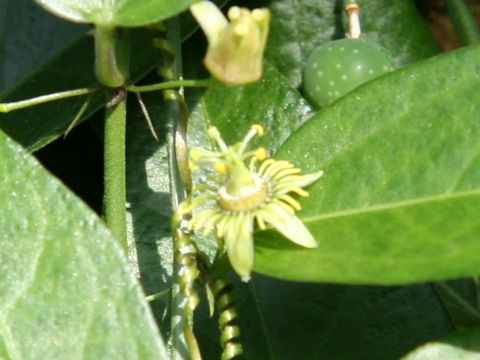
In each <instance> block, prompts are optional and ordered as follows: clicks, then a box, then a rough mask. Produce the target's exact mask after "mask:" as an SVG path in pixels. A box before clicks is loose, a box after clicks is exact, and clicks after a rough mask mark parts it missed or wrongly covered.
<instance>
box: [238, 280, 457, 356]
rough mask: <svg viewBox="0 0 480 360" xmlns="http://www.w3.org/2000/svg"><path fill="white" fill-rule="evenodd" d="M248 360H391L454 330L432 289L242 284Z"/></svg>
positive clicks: (242, 318)
mask: <svg viewBox="0 0 480 360" xmlns="http://www.w3.org/2000/svg"><path fill="white" fill-rule="evenodd" d="M236 296H237V302H236V304H237V306H238V313H239V321H240V325H241V331H242V337H241V339H242V342H243V344H244V348H245V358H246V359H258V360H260V359H262V360H265V359H277V360H292V359H302V360H303V359H305V360H318V359H335V360H354V359H355V360H356V359H358V360H362V359H375V360H391V359H397V358H399V357H400V356H402V355H404V354H405V353H406V352H408V351H409V350H410V349H413V348H415V347H416V346H418V345H420V344H423V343H425V342H427V341H431V340H432V339H435V338H438V337H441V336H446V335H447V334H449V333H450V332H451V331H452V328H451V325H450V323H449V319H448V317H447V316H446V314H445V313H444V310H443V307H442V305H441V303H440V302H439V300H438V299H437V298H436V297H435V292H434V291H433V289H432V287H431V286H430V285H427V284H425V285H415V286H408V287H372V286H370V287H367V286H345V285H342V286H341V285H331V284H308V283H293V282H287V281H281V280H276V279H271V278H268V277H265V276H259V275H255V274H254V275H253V277H252V280H251V282H250V283H248V284H240V283H237V291H236Z"/></svg>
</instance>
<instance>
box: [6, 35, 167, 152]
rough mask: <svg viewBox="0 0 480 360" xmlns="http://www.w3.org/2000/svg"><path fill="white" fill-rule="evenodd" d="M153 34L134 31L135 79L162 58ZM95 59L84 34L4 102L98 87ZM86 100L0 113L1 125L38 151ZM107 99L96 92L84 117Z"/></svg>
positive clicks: (69, 120)
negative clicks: (155, 44) (154, 43)
mask: <svg viewBox="0 0 480 360" xmlns="http://www.w3.org/2000/svg"><path fill="white" fill-rule="evenodd" d="M153 36H154V33H153V32H151V31H145V30H132V52H133V53H135V54H136V55H137V56H135V57H134V58H133V59H132V61H131V62H132V64H131V76H132V79H133V80H138V79H139V78H141V77H143V76H145V74H146V73H147V72H149V71H151V70H152V69H153V68H154V67H155V65H156V64H157V63H158V62H159V61H160V60H161V54H160V52H159V51H158V49H155V48H154V47H153V46H151V42H152V38H153ZM93 62H94V53H93V39H92V38H91V37H88V36H81V37H79V38H78V39H76V40H75V41H73V42H71V43H69V44H68V46H66V47H65V48H64V49H62V51H60V52H59V53H58V54H56V55H55V56H54V57H53V58H51V59H50V60H49V61H48V62H47V63H46V64H44V65H42V66H41V67H39V68H38V69H36V71H35V72H34V73H33V74H31V75H30V76H28V77H26V78H24V79H23V80H22V81H21V82H20V83H18V84H16V85H15V87H13V88H11V89H9V91H8V92H6V93H4V94H2V96H1V101H2V102H8V101H16V100H23V99H26V98H31V97H35V96H40V95H45V94H49V93H52V92H58V91H62V90H70V89H75V88H81V87H96V86H97V81H96V78H95V75H94V71H93V69H94V64H93ZM59 80H60V81H59ZM32 84H35V86H32ZM85 99H86V98H85V97H84V96H82V97H77V98H71V99H66V100H62V101H55V102H51V103H46V104H42V105H38V106H33V107H30V108H26V109H22V110H17V111H14V112H11V113H8V114H0V128H1V129H2V130H3V131H5V132H6V133H8V135H9V136H11V137H12V138H14V139H15V140H16V141H18V142H20V143H21V144H22V145H23V146H25V147H28V148H29V149H30V150H32V151H34V150H37V149H39V148H41V147H43V146H45V145H47V144H48V143H50V142H51V141H53V140H55V139H56V138H58V137H59V136H61V135H63V133H64V132H65V130H66V129H67V128H68V126H69V125H70V123H71V122H72V120H73V119H74V118H75V115H76V114H77V112H78V110H79V108H80V107H81V106H82V104H83V103H84V101H85ZM106 100H107V98H106V94H104V93H103V92H102V91H100V92H98V93H97V94H95V96H94V98H93V100H92V102H91V105H90V106H89V109H88V111H87V112H86V113H85V115H84V116H83V118H82V120H85V119H86V118H88V117H89V116H91V115H92V114H93V113H94V112H95V111H97V110H99V109H100V108H101V107H103V105H104V104H105V102H106Z"/></svg>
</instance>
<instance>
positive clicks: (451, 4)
mask: <svg viewBox="0 0 480 360" xmlns="http://www.w3.org/2000/svg"><path fill="white" fill-rule="evenodd" d="M445 2H446V4H447V8H448V12H449V14H450V17H451V19H452V22H453V26H454V27H455V30H456V32H457V36H458V38H459V39H460V42H461V43H462V44H463V45H472V44H475V43H478V42H479V41H480V32H479V30H478V25H477V22H476V20H475V17H474V16H473V14H472V12H471V10H470V7H469V5H468V3H467V1H466V0H445Z"/></svg>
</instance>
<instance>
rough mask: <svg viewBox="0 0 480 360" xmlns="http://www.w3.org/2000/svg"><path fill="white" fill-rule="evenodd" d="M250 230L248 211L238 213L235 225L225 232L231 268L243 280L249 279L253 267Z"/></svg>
mask: <svg viewBox="0 0 480 360" xmlns="http://www.w3.org/2000/svg"><path fill="white" fill-rule="evenodd" d="M231 223H233V222H231ZM252 232H253V217H252V215H251V214H250V213H240V214H238V218H237V219H236V221H235V226H230V227H229V228H228V230H227V232H226V234H225V244H226V247H227V255H228V259H229V260H230V264H231V265H232V268H233V270H235V272H236V273H237V274H238V275H239V276H240V277H241V278H242V280H243V281H248V280H250V273H251V272H252V268H253V255H254V252H253V237H252Z"/></svg>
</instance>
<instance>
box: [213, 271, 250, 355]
mask: <svg viewBox="0 0 480 360" xmlns="http://www.w3.org/2000/svg"><path fill="white" fill-rule="evenodd" d="M212 290H213V293H214V295H215V302H216V306H217V308H218V312H219V316H218V326H219V329H220V344H221V345H222V349H223V351H222V357H221V360H230V359H233V358H234V357H235V356H238V355H240V354H242V353H243V348H242V345H241V344H240V343H239V342H238V338H239V337H240V328H239V326H238V325H236V324H235V323H234V322H235V320H236V319H237V317H238V315H237V310H236V309H235V307H234V301H235V299H234V296H233V283H232V282H231V281H229V280H225V279H218V280H216V281H215V282H214V284H213V287H212Z"/></svg>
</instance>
